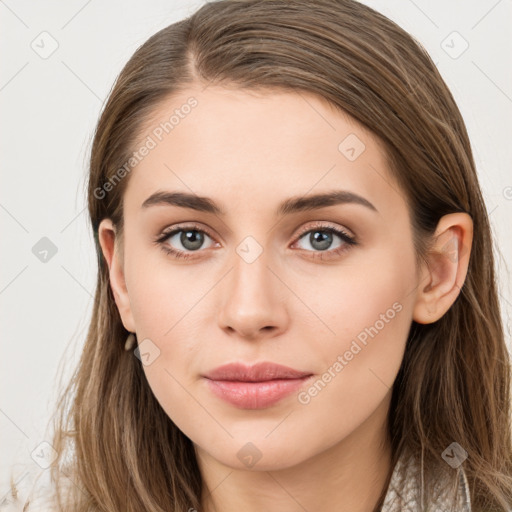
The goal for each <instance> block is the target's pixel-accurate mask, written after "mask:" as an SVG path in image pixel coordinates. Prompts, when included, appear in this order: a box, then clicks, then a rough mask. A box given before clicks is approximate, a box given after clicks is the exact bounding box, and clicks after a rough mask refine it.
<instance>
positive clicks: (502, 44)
mask: <svg viewBox="0 0 512 512" xmlns="http://www.w3.org/2000/svg"><path fill="white" fill-rule="evenodd" d="M202 3H203V2H200V1H199V2H193V1H186V0H183V1H178V0H152V1H148V2H144V3H143V2H134V1H121V0H115V1H110V2H101V1H99V0H89V1H84V0H71V1H68V2H57V1H51V0H48V1H44V2H35V1H32V2H29V1H23V0H20V1H18V2H15V1H14V0H5V1H4V0H0V15H1V30H0V43H1V45H2V49H3V52H2V66H1V69H0V107H1V116H2V117H1V118H2V137H1V144H2V146H1V154H2V159H1V173H2V174H1V179H2V186H1V189H0V222H1V240H2V244H1V252H0V255H1V264H0V269H1V273H0V312H1V318H2V345H1V347H2V349H1V350H2V352H1V358H0V375H1V379H2V381H1V382H2V384H1V394H0V439H1V441H0V442H1V466H0V471H1V473H0V504H1V502H2V498H3V495H4V493H5V491H6V490H7V478H8V469H9V468H10V467H11V466H12V465H13V464H14V462H17V463H21V464H28V465H30V464H35V462H34V461H33V460H32V458H31V452H32V451H33V450H34V449H35V448H36V447H37V446H39V444H40V443H41V442H43V441H45V440H50V438H49V437H48V432H47V430H46V427H47V421H48V417H49V412H50V411H51V410H52V409H53V401H54V399H55V396H56V386H57V385H58V380H57V377H58V371H59V370H60V369H61V368H64V370H65V373H64V375H65V376H69V375H70V371H71V369H72V367H73V365H74V364H75V363H76V361H77V358H78V355H79V353H80V350H81V347H82V345H83V341H84V337H85V333H86V329H87V324H88V321H89V318H90V313H91V306H92V296H93V293H94V283H95V271H96V256H95V252H94V244H93V238H92V235H91V233H90V229H89V225H88V223H87V221H86V218H87V217H86V210H85V204H86V203H85V192H84V185H85V176H86V162H87V158H88V151H89V149H90V141H91V138H92V133H93V129H94V126H95V123H96V121H97V118H98V115H99V112H100V108H101V106H102V103H103V101H104V99H105V98H106V96H107V94H108V92H109V90H110V87H111V85H112V83H113V81H114V79H115V78H116V76H117V74H118V73H119V72H120V70H121V68H122V66H123V65H124V63H125V62H126V61H127V60H128V59H129V57H130V56H131V55H132V53H133V52H134V51H135V49H136V48H137V47H138V46H139V45H140V44H142V43H143V42H144V41H145V40H146V39H147V38H148V37H149V36H150V35H152V34H153V33H155V32H156V31H157V30H159V29H161V28H163V27H164V26H167V25H169V24H170V23H173V22H175V21H177V20H179V19H182V18H183V17H185V16H187V15H189V14H191V13H192V12H193V11H195V10H196V8H197V7H199V6H200V5H202ZM364 3H366V4H368V5H370V6H372V7H374V8H375V9H377V10H379V11H381V12H382V13H384V14H385V15H387V16H388V17H390V18H391V19H393V20H395V21H396V22H397V23H398V24H400V25H401V26H402V27H404V28H405V29H406V30H407V31H409V32H410V33H412V34H413V35H414V36H415V37H416V38H417V39H418V40H419V41H420V42H421V43H422V44H423V45H424V46H425V47H426V48H427V50H428V51H429V53H430V55H431V56H432V58H433V60H434V62H436V64H437V65H438V67H439V70H440V72H441V74H442V75H443V77H444V79H445V80H446V82H447V84H448V86H449V87H450V89H451V91H452V92H453V94H454V96H455V99H456V101H457V103H458V105H459V108H460V109H461V111H462V114H463V116H464V119H465V121H466V124H467V128H468V130H469V134H470V138H471V140H472V145H473V149H474V154H475V158H476V162H477V167H478V172H479V176H480V180H481V186H482V189H483V192H484V197H485V199H486V204H487V208H488V211H489V213H490V219H491V222H492V226H493V231H494V235H495V246H496V247H499V248H500V251H501V253H502V255H503V259H504V260H505V261H507V262H510V261H511V255H512V243H511V239H510V220H511V218H512V172H511V169H512V150H511V147H512V141H511V135H512V130H511V128H512V126H511V125H512V115H511V114H512V67H511V65H510V60H509V59H510V55H512V36H511V26H510V20H511V19H512V2H511V1H510V0H488V1H481V0H480V1H477V0H471V1H465V2H464V3H463V2H461V1H455V0H449V1H446V0H442V1H441V0H436V1H431V0H429V1H427V0H416V1H412V0H392V1H391V0H388V1H386V2H385V5H383V2H377V1H370V0H366V1H365V2H364ZM42 32H47V34H43V35H41V33H42ZM453 32H457V33H458V34H453ZM57 44H58V47H57V49H56V50H55V51H54V52H53V53H52V54H51V55H47V54H46V53H48V52H50V51H51V50H52V45H57ZM466 44H468V45H469V46H468V48H467V50H466V51H464V52H463V53H461V51H462V50H463V49H464V47H465V45H466ZM45 52H46V53H45ZM459 53H461V54H460V55H459ZM43 57H45V58H43ZM506 233H508V234H509V236H506ZM43 237H48V238H49V239H50V240H51V241H52V242H53V244H55V246H56V248H57V252H56V254H55V255H54V256H53V257H50V256H51V253H50V254H49V255H48V261H47V262H42V261H40V259H38V257H36V255H35V254H34V253H33V251H32V249H33V247H34V246H35V245H36V244H37V243H38V242H39V241H40V239H41V238H43ZM498 265H499V267H498V268H499V272H500V298H501V303H502V307H503V310H502V316H503V321H504V323H505V327H506V334H507V340H508V343H509V346H510V330H511V321H510V318H511V311H512V299H511V296H512V295H511V290H510V275H509V274H508V273H507V272H506V268H505V267H504V265H503V262H502V261H498ZM16 467H17V466H16Z"/></svg>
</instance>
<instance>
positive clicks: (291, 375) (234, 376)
mask: <svg viewBox="0 0 512 512" xmlns="http://www.w3.org/2000/svg"><path fill="white" fill-rule="evenodd" d="M310 375H312V374H311V373H310V372H302V371H299V370H295V369H293V368H290V367H289V366H283V365H281V364H276V363H271V362H266V361H265V362H262V363H257V364H255V365H252V366H248V365H246V364H243V363H229V364H224V365H222V366H219V367H217V368H215V369H214V370H212V371H211V372H209V373H207V374H206V375H204V377H206V378H207V379H211V380H233V381H244V382H263V381H267V380H274V379H300V378H303V377H308V376H310Z"/></svg>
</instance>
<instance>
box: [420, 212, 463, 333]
mask: <svg viewBox="0 0 512 512" xmlns="http://www.w3.org/2000/svg"><path fill="white" fill-rule="evenodd" d="M433 236H434V244H433V246H432V248H431V250H430V252H429V254H428V256H427V261H428V265H423V266H422V268H421V271H420V281H419V285H418V288H417V292H416V303H415V306H414V312H413V320H415V321H416V322H418V323H420V324H430V323H433V322H436V321H437V320H439V319H440V318H441V317H442V316H443V315H444V314H445V313H446V312H447V311H448V309H450V307H451V306H452V304H453V303H454V302H455V299H457V297H458V296H459V293H460V290H461V288H462V285H463V284H464V281H465V279H466V274H467V271H468V265H469V256H470V254H471V244H472V241H473V221H472V219H471V217H470V216H469V215H468V214H467V213H450V214H448V215H444V216H443V217H442V218H441V219H440V220H439V223H438V225H437V228H436V232H435V233H434V235H433Z"/></svg>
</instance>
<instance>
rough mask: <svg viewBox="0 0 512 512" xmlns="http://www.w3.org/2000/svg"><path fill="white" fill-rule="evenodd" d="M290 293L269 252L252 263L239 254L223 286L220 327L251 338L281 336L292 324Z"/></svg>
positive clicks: (231, 332)
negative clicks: (288, 301)
mask: <svg viewBox="0 0 512 512" xmlns="http://www.w3.org/2000/svg"><path fill="white" fill-rule="evenodd" d="M286 292H287V290H286V286H285V285H284V284H283V282H282V280H281V279H279V277H278V276H277V275H276V271H275V270H274V269H272V268H270V267H269V266H268V262H267V258H266V256H265V252H263V253H262V254H261V255H260V256H259V257H258V258H257V259H256V260H255V261H253V262H251V263H248V262H247V261H245V260H244V259H243V258H241V257H240V256H239V255H238V254H236V253H235V255H234V257H233V268H232V270H231V272H230V273H229V275H228V276H226V278H225V279H224V280H223V283H222V287H221V289H220V293H221V294H222V300H221V301H220V302H221V306H220V311H219V314H218V322H219V326H220V327H221V329H223V330H225V331H227V332H228V334H230V335H233V333H237V334H238V335H239V336H240V337H243V338H246V339H251V340H256V339H260V338H265V337H274V336H277V335H278V334H279V333H281V332H283V331H284V330H286V328H287V324H288V315H287V311H286V300H285V298H286V295H287V293H286ZM288 293H289V292H288Z"/></svg>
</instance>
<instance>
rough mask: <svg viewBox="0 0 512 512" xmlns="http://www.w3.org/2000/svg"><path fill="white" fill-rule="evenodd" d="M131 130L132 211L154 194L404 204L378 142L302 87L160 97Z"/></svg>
mask: <svg viewBox="0 0 512 512" xmlns="http://www.w3.org/2000/svg"><path fill="white" fill-rule="evenodd" d="M140 132H141V133H140V136H139V140H138V143H137V144H136V146H135V148H134V151H136V152H137V151H138V152H139V153H142V152H143V153H144V156H142V157H141V156H140V155H139V158H138V160H137V163H136V164H135V165H134V166H133V168H132V170H131V172H130V178H129V183H128V187H127V190H126V191H125V194H126V196H127V197H126V198H125V199H126V202H130V204H131V205H132V206H133V207H137V208H140V207H141V206H142V204H143V202H144V201H145V200H146V198H147V197H148V196H149V195H150V194H152V193H154V192H155V191H157V190H174V191H182V192H188V193H194V194H198V195H201V196H209V197H216V198H219V200H220V201H221V202H222V207H223V209H224V210H226V211H231V210H237V208H238V210H237V211H240V208H242V209H243V208H245V207H248V206H250V205H251V203H253V204H258V205H259V206H260V207H261V206H262V205H264V204H265V203H268V204H269V205H272V207H274V209H275V207H276V205H277V204H278V203H282V200H283V199H284V198H286V197H291V196H297V195H305V194H313V193H318V192H324V191H327V190H332V189H338V190H339V189H344V190H348V191H351V192H353V193H356V194H359V195H362V196H364V197H366V198H367V199H368V200H369V201H371V202H372V203H373V204H374V205H375V206H376V207H377V208H378V204H379V203H380V204H381V206H384V205H385V203H386V202H388V201H395V202H397V201H402V203H403V200H402V199H401V193H400V191H399V189H398V185H397V184H396V183H395V182H394V179H393V177H392V176H391V174H390V171H389V169H388V165H387V162H386V155H385V151H384V148H383V145H382V143H381V142H380V141H379V140H378V139H377V138H376V137H375V136H374V135H373V134H372V133H371V132H370V131H368V130H367V129H366V128H365V127H363V126H362V125H361V124H359V123H358V122H356V121H355V120H354V119H353V118H352V117H350V116H349V115H348V114H346V113H344V112H342V111H340V110H338V109H335V108H334V107H333V106H331V105H330V104H329V103H328V102H327V101H326V100H324V99H323V98H320V97H318V96H316V95H313V94H311V93H308V92H304V91H300V92H287V91H286V92H283V91H272V92H270V91H266V92H260V91H258V92H254V91H247V90H241V89H227V88H224V87H218V86H209V87H207V88H206V89H204V90H202V89H200V88H191V89H189V90H186V91H182V92H180V93H178V94H175V95H173V96H172V97H169V98H167V99H166V100H164V101H162V102H161V103H160V104H159V105H158V106H157V107H156V108H155V110H154V112H153V114H152V115H151V116H150V118H148V119H147V120H146V121H145V123H144V126H143V128H142V129H141V130H140ZM144 146H146V150H145V151H141V150H142V149H143V147H144ZM148 148H149V149H148ZM370 198H372V199H370Z"/></svg>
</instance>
